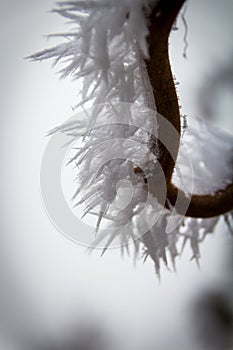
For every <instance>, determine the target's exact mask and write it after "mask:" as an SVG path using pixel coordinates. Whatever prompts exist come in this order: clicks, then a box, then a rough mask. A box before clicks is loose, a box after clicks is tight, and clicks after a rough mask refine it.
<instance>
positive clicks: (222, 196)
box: [147, 0, 233, 218]
mask: <svg viewBox="0 0 233 350" xmlns="http://www.w3.org/2000/svg"><path fill="white" fill-rule="evenodd" d="M184 2H185V0H173V1H170V0H160V1H158V2H156V4H155V6H154V9H153V10H152V12H151V15H150V26H149V37H148V44H149V53H150V59H149V60H148V61H147V70H148V74H149V78H150V81H151V85H152V88H153V94H154V99H155V104H156V107H157V111H158V113H160V114H161V115H163V116H164V117H165V118H166V119H167V120H168V121H169V122H170V123H171V124H172V125H173V126H174V127H175V129H176V131H177V132H178V133H179V135H180V110H179V103H178V98H177V94H176V89H175V84H174V80H173V75H172V71H171V67H170V61H169V52H168V39H169V34H170V31H171V29H172V26H173V23H174V21H175V19H176V17H177V15H178V13H179V11H180V10H181V8H182V6H183V4H184ZM160 131H161V130H160V129H159V130H158V132H160ZM168 136H169V135H168ZM179 141H180V140H179V139H177V140H174V141H173V142H174V143H173V148H174V153H175V155H176V156H177V154H178V151H179ZM159 148H160V152H161V156H160V165H161V166H162V169H163V171H164V174H165V177H166V183H167V200H168V202H169V203H170V204H171V205H174V204H175V202H176V198H177V195H178V193H179V195H181V196H182V199H183V202H184V201H188V200H189V201H190V199H191V201H190V204H189V207H188V210H187V212H186V216H190V217H195V218H208V217H213V216H217V215H221V214H224V213H227V212H228V211H231V210H232V209H233V184H232V183H231V184H229V185H228V186H227V187H226V188H224V189H219V190H217V191H216V192H215V193H214V194H208V195H195V194H192V195H190V196H191V198H189V199H188V198H187V197H186V195H185V194H184V192H182V191H181V190H180V189H178V188H177V187H176V186H175V185H174V184H173V183H172V181H171V180H172V174H173V171H174V167H175V159H174V156H173V157H172V156H171V155H170V153H169V151H168V150H167V149H166V147H165V146H164V145H163V144H162V143H161V142H159ZM167 205H168V203H167ZM176 210H177V212H178V213H179V206H176Z"/></svg>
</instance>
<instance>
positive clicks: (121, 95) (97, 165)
mask: <svg viewBox="0 0 233 350" xmlns="http://www.w3.org/2000/svg"><path fill="white" fill-rule="evenodd" d="M150 5H151V2H149V1H132V0H130V1H120V2H119V1H113V0H112V1H86V2H84V1H72V2H69V1H67V2H59V3H58V8H57V9H55V10H53V11H55V12H57V13H59V14H60V15H62V16H64V17H65V18H68V20H70V24H71V25H72V27H73V29H72V30H71V31H70V32H67V33H61V34H56V35H55V36H59V37H62V38H64V39H65V40H66V42H65V43H62V44H59V45H57V46H55V47H53V48H50V49H46V50H43V51H41V52H39V53H37V54H34V55H32V56H31V58H32V59H33V60H43V59H48V58H52V59H53V60H54V64H58V63H62V64H63V68H61V70H60V71H59V73H60V75H61V77H62V78H65V77H67V76H69V75H71V76H72V77H73V78H74V79H78V80H79V81H81V82H82V89H81V91H80V94H79V95H78V97H77V98H78V101H77V104H76V105H75V106H74V107H75V108H82V109H83V111H84V113H85V114H86V117H87V118H86V119H85V118H84V119H83V120H75V121H74V120H73V121H68V122H65V123H64V124H63V125H61V126H59V127H56V128H55V129H53V130H52V131H51V134H54V133H57V132H61V133H64V134H66V135H68V136H70V137H71V139H70V142H76V141H77V140H78V139H79V138H80V137H81V143H80V144H79V145H78V147H79V150H78V151H76V153H75V154H74V155H73V157H72V158H71V159H70V160H69V162H70V163H74V164H75V166H76V167H77V169H78V170H77V172H78V175H77V179H78V183H77V186H78V189H77V191H76V193H75V194H74V196H73V199H74V200H76V197H77V196H78V195H80V194H81V198H79V200H78V201H77V202H76V204H81V203H86V208H85V209H84V215H86V214H88V213H92V214H94V215H97V216H98V219H97V222H96V226H95V232H97V231H99V230H100V228H101V227H100V226H101V220H102V219H104V218H105V219H107V220H110V222H111V223H110V227H109V230H108V231H107V232H108V233H107V235H109V237H108V236H107V239H106V243H105V244H104V248H107V247H109V246H110V244H111V243H112V241H114V239H115V238H116V237H117V238H120V242H121V245H122V246H127V244H128V243H129V237H130V238H132V241H133V242H134V244H135V248H136V251H137V252H138V251H139V247H140V246H144V247H145V256H147V255H150V256H151V258H152V259H153V260H154V262H155V266H156V271H157V272H159V265H160V260H163V261H164V263H165V264H167V257H166V252H167V251H169V252H170V254H171V257H172V262H173V263H174V262H175V257H176V256H177V255H178V254H179V253H180V251H179V250H178V248H177V242H178V240H179V238H180V237H184V244H183V246H184V245H185V243H186V241H187V240H190V244H191V248H192V251H193V256H194V258H196V259H199V256H200V252H199V243H200V242H201V241H202V240H203V238H204V237H205V235H206V233H209V232H213V230H214V227H215V226H216V224H217V222H218V218H213V219H207V220H205V219H198V220H197V219H191V218H184V216H179V215H175V214H176V213H175V212H174V211H173V212H172V229H171V228H170V230H169V232H167V231H166V227H167V225H168V223H170V226H171V217H170V216H171V212H170V211H169V210H167V209H164V208H163V206H162V209H163V211H162V214H161V213H160V216H159V217H158V216H156V220H155V221H154V222H153V224H152V225H151V224H149V226H148V223H147V221H148V220H147V219H148V217H150V215H151V212H153V211H154V212H157V211H158V203H157V201H155V200H154V202H153V201H151V200H149V208H147V209H146V211H145V217H144V220H142V219H141V217H140V220H137V215H138V213H139V212H141V211H142V210H143V209H144V207H145V204H147V203H148V198H151V194H153V188H152V190H151V188H150V186H149V185H150V182H151V181H150V179H151V177H153V176H152V174H153V171H154V169H155V167H156V166H157V165H158V163H159V162H158V158H159V148H158V147H157V148H155V147H156V135H157V122H156V118H153V119H150V118H148V115H149V113H150V112H149V111H150V110H151V109H152V110H153V111H155V110H156V107H155V104H154V98H153V91H152V87H151V84H150V80H149V77H148V73H147V70H146V66H145V61H144V60H145V58H148V45H147V40H146V38H147V35H148V21H147V14H148V13H149V11H150ZM155 35H156V33H155ZM124 103H126V104H129V105H130V106H131V107H134V111H135V110H136V108H135V106H136V107H137V106H138V108H139V106H141V107H140V108H142V109H143V108H144V111H143V113H141V111H140V118H141V122H140V123H141V124H140V127H136V128H134V127H132V125H131V124H134V122H135V120H132V119H134V118H135V115H134V116H133V118H132V113H131V110H130V108H128V110H127V109H126V110H124V113H119V111H117V107H116V106H119V105H121V104H124ZM106 105H107V106H108V107H107V108H106ZM90 106H91V107H92V108H91V113H90ZM143 106H144V107H143ZM121 112H122V111H121ZM143 114H144V115H143ZM116 116H117V118H116ZM140 118H139V119H140ZM148 120H149V123H150V125H149V128H150V133H147V132H145V130H143V128H144V127H145V126H146V123H147V122H148ZM117 123H118V124H117ZM122 123H123V124H122ZM188 123H189V118H188ZM195 123H196V125H197V126H196V125H195ZM195 123H194V127H193V126H192V125H191V126H190V127H188V130H187V133H185V134H184V137H183V140H182V143H183V145H184V147H182V145H181V151H180V155H179V158H178V163H177V166H176V173H175V176H174V181H175V182H177V183H179V184H180V187H181V188H183V189H184V191H185V193H190V188H191V189H192V186H193V185H194V188H195V190H196V191H200V192H203V191H204V192H205V191H206V192H208V193H209V192H213V191H214V190H215V189H216V188H215V187H211V184H215V185H214V186H217V188H219V185H220V187H222V188H224V185H225V184H227V183H230V182H231V181H232V172H231V170H232V157H231V151H232V137H231V136H230V135H229V136H227V137H225V136H224V135H223V134H222V133H221V132H219V131H218V130H216V129H212V128H211V127H210V126H209V125H208V126H206V124H205V123H204V122H199V121H195ZM113 125H114V127H113ZM125 125H126V126H127V127H125ZM185 126H186V127H187V125H186V123H185ZM199 128H200V130H201V132H200V133H199V132H198V133H197V132H196V130H199ZM204 130H205V131H204ZM202 131H203V132H202ZM206 131H207V134H208V135H209V138H210V139H212V135H215V136H217V138H218V141H217V142H213V143H211V144H210V145H209V149H208V150H207V152H205V153H203V152H201V148H198V147H196V148H195V149H194V152H191V153H192V154H190V157H191V158H192V159H193V160H194V162H193V163H195V178H193V177H192V172H191V170H192V167H190V166H189V167H187V163H186V164H185V163H184V159H185V157H183V160H182V152H183V150H184V149H185V144H187V145H190V139H191V140H192V139H195V140H198V143H199V144H200V145H201V144H202V145H203V144H205V143H206ZM151 135H153V141H154V145H153V147H154V149H153V152H151V150H152V149H151V144H150V143H151ZM222 135H223V136H222ZM122 140H123V141H122ZM130 140H131V141H133V142H134V143H133V145H132V143H131V144H130ZM107 141H108V142H107ZM135 142H136V144H135ZM195 143H197V141H196V142H195ZM76 146H77V145H76ZM165 146H168V145H165ZM122 147H123V151H122ZM192 149H193V148H192ZM222 150H224V157H222V164H224V165H225V164H227V171H226V172H225V171H224V174H222V172H221V171H220V172H219V169H217V171H215V170H216V168H215V167H213V164H214V163H213V162H209V159H210V155H211V154H216V151H217V154H220V153H221V154H223V153H222ZM225 154H226V156H225ZM135 167H136V168H138V169H139V171H135ZM223 168H224V167H223V166H222V167H221V169H223ZM183 170H184V176H181V174H182V173H183ZM196 170H197V171H196ZM203 171H204V173H205V176H203ZM214 174H218V175H220V176H218V182H217V185H216V182H215V180H216V179H215V175H214ZM160 175H161V176H162V174H160ZM122 179H126V180H130V182H131V184H132V185H133V187H134V192H133V195H132V197H131V200H130V202H129V203H128V204H127V206H126V207H124V209H123V210H119V208H118V210H117V206H116V205H115V204H116V201H117V200H118V199H119V198H118V197H119V191H117V186H118V182H119V181H120V180H122ZM145 179H146V180H145ZM219 179H220V180H219ZM161 183H162V182H161ZM159 185H160V184H159ZM157 186H158V185H157ZM148 189H149V192H148ZM162 192H163V194H165V192H166V188H165V189H164V190H163V191H162ZM152 203H153V204H152ZM45 204H46V203H45ZM114 205H115V206H114ZM159 206H161V203H160V205H159ZM160 209H161V208H160ZM113 213H114V215H113ZM184 215H185V212H184ZM227 218H228V219H229V218H230V216H227ZM228 221H229V220H228ZM128 224H130V230H129V226H127V225H128ZM125 225H126V226H125ZM142 227H143V228H142ZM110 228H111V229H112V230H110ZM141 228H142V229H141ZM138 231H139V232H140V234H138ZM104 232H105V233H104V234H101V232H100V233H99V235H98V236H97V238H96V240H95V242H94V244H97V245H99V242H100V240H101V239H102V238H103V235H104V236H106V231H104ZM67 235H68V236H69V233H67ZM105 238H106V237H105ZM140 243H142V244H140Z"/></svg>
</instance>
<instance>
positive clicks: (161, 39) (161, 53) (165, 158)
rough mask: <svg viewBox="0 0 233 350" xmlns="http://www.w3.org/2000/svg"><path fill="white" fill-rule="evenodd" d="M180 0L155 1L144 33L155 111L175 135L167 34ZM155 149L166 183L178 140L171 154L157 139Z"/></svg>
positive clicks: (177, 121)
mask: <svg viewBox="0 0 233 350" xmlns="http://www.w3.org/2000/svg"><path fill="white" fill-rule="evenodd" d="M184 2H185V0H173V1H170V0H161V1H159V2H157V4H156V6H155V8H154V9H153V11H152V14H151V16H150V21H151V23H150V26H149V37H148V44H149V54H150V59H149V60H148V61H147V70H148V74H149V78H150V81H151V85H152V88H153V93H154V99H155V105H156V108H157V112H158V113H160V114H161V115H162V116H164V117H165V118H166V119H167V120H168V121H169V122H170V123H171V124H172V125H173V126H174V127H175V129H176V131H177V132H178V134H179V135H180V110H179V103H178V99H177V94H176V89H175V85H174V79H173V76H172V71H171V66H170V61H169V53H168V38H169V34H170V31H171V28H172V25H173V22H174V21H175V19H176V16H177V14H178V13H179V10H180V9H181V7H182V5H183V3H184ZM168 132H169V131H168ZM159 134H160V129H159V125H158V139H159V140H160V139H161V138H160V136H159ZM168 136H169V135H168ZM159 149H160V152H161V158H160V165H161V166H162V169H163V171H164V174H165V177H166V181H167V185H168V184H169V182H170V180H171V177H172V172H173V169H174V166H175V160H176V156H177V154H178V150H179V140H176V143H175V142H174V150H173V151H174V154H173V157H172V156H171V154H170V152H169V151H168V150H167V149H166V147H165V146H164V145H163V144H162V143H161V142H159Z"/></svg>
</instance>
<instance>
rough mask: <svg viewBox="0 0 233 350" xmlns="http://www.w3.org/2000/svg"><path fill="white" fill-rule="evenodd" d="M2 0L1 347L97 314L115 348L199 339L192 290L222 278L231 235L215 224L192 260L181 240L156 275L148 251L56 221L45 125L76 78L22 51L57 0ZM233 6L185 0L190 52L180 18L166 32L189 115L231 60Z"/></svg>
mask: <svg viewBox="0 0 233 350" xmlns="http://www.w3.org/2000/svg"><path fill="white" fill-rule="evenodd" d="M0 4H1V14H0V18H1V22H0V23H1V31H0V42H1V57H0V70H1V94H0V102H1V120H0V123H1V138H0V143H1V172H0V179H1V181H0V186H1V197H2V198H1V212H0V225H1V231H0V232H1V246H0V281H1V287H0V310H1V311H0V332H1V334H0V335H1V338H0V347H1V348H2V349H4V350H11V349H17V350H18V349H19V350H21V349H25V348H26V347H25V345H24V344H25V343H27V342H32V343H31V344H34V343H35V342H38V343H40V341H41V340H42V339H43V342H45V343H46V341H47V340H48V341H50V342H52V343H53V342H54V341H56V340H57V339H59V338H64V337H66V336H67V334H68V333H69V331H70V329H72V327H73V328H75V329H76V330H77V329H82V327H81V325H82V324H83V327H87V328H88V327H95V326H96V325H98V328H99V329H100V330H101V332H103V333H104V334H105V335H107V336H108V337H110V338H111V340H110V342H111V347H112V348H113V349H124V350H128V349H129V350H130V349H134V350H137V349H142V348H144V349H155V348H156V349H159V350H163V349H164V350H168V349H170V348H171V346H172V348H173V349H176V346H177V349H179V350H185V349H193V350H198V349H199V347H198V346H199V345H197V343H195V338H194V334H193V331H192V330H193V324H192V315H191V305H192V300H193V298H194V297H196V296H197V295H198V293H202V291H203V290H205V289H206V288H209V289H210V288H212V287H213V288H220V287H221V286H225V285H227V283H228V284H229V285H230V282H229V281H230V273H229V271H230V267H231V266H230V256H231V253H232V250H231V247H232V241H231V238H230V235H228V234H227V232H226V231H227V230H226V229H224V227H223V225H220V226H219V229H218V230H217V232H216V233H215V234H214V235H212V236H210V237H208V238H207V239H206V241H205V242H204V243H203V244H202V246H201V255H202V259H201V270H198V268H197V266H196V264H195V262H194V261H192V262H190V261H189V259H190V257H191V251H189V250H188V249H186V252H185V253H184V254H183V256H182V258H180V259H178V260H177V273H171V272H169V271H167V270H166V269H165V268H163V267H162V269H161V275H162V279H161V282H160V283H159V281H158V279H157V278H156V276H155V273H154V267H153V262H152V261H150V260H148V261H147V262H146V263H145V264H143V263H142V261H141V260H139V261H138V262H137V266H136V267H134V265H133V259H132V257H131V258H130V257H128V256H124V257H123V259H122V258H121V256H120V252H119V251H118V250H111V251H110V252H107V254H105V256H104V257H102V258H101V257H100V256H99V255H100V252H99V251H97V252H96V253H95V252H94V253H92V254H91V255H88V254H87V253H86V251H85V248H83V247H82V246H79V245H78V244H75V243H73V242H72V241H69V240H68V239H67V238H65V237H64V236H62V235H61V234H60V233H59V232H58V231H57V230H56V228H55V227H54V226H53V225H52V224H51V222H50V220H49V218H48V217H47V215H46V213H45V211H44V209H43V205H42V201H41V196H40V183H39V175H40V164H41V159H42V156H43V151H44V149H45V146H46V144H47V142H48V139H47V138H46V137H45V134H46V132H47V131H48V130H50V129H51V128H53V127H54V126H56V125H58V124H59V123H61V122H63V121H65V120H66V119H67V118H69V117H70V116H72V113H73V112H72V108H71V107H72V106H73V105H74V104H75V98H76V93H77V89H78V86H77V83H76V82H72V81H71V80H69V79H67V80H65V81H64V80H62V81H59V80H58V76H56V74H55V70H52V69H51V62H43V63H31V62H29V61H28V60H25V59H24V57H26V56H28V55H30V54H32V53H34V52H37V51H39V50H41V49H43V48H45V47H49V46H50V45H51V46H52V45H53V43H54V42H53V41H52V40H51V42H50V41H47V39H46V38H45V37H44V36H43V35H44V34H49V33H56V32H59V31H62V30H64V24H63V19H62V18H60V17H59V16H58V15H56V14H50V13H48V11H49V10H50V9H51V8H52V7H53V6H54V3H53V2H52V1H50V0H41V1H40V2H36V1H27V0H18V1H17V2H15V1H14V2H3V1H2V0H1V3H0ZM232 13H233V3H232V2H231V1H228V0H223V1H213V0H190V1H189V2H188V8H187V11H186V15H185V18H186V21H187V23H188V42H189V46H188V51H187V56H188V59H184V58H183V56H182V53H183V47H184V42H183V35H184V26H183V24H182V21H179V23H178V26H179V28H180V29H179V31H174V32H173V33H172V38H171V39H172V40H171V57H172V66H173V69H174V73H175V75H176V78H177V80H178V81H179V82H180V85H179V88H178V91H179V96H180V101H181V104H182V112H183V113H185V114H187V115H188V116H189V115H190V116H194V117H195V116H201V117H204V115H203V114H204V108H203V101H202V96H204V94H202V93H200V92H201V91H203V90H201V89H203V86H207V85H208V80H209V79H210V77H212V76H213V75H214V74H215V72H216V71H220V70H221V69H224V67H227V65H228V64H230V63H231V59H232V57H233V44H232V30H233V23H232ZM231 74H232V73H231ZM206 84H207V85H206ZM231 84H232V81H231ZM230 88H231V89H232V85H231V86H230V85H229V84H228V85H227V86H225V85H223V87H222V88H221V89H218V91H217V93H216V94H215V95H214V99H213V105H214V106H215V108H214V111H215V112H216V113H214V114H215V115H214V118H213V120H211V122H212V123H215V124H216V125H218V126H221V127H223V128H224V129H226V130H228V131H232V127H233V124H232V119H231V113H232V109H233V104H232V97H230V96H232V90H230ZM221 91H223V92H224V93H222V94H221ZM203 98H204V97H203ZM206 147H208V140H207V145H206ZM203 152H205V150H203ZM213 162H217V160H215V159H213ZM77 229H78V228H77ZM31 349H32V350H33V345H31ZM39 349H42V345H41V346H39ZM108 349H110V348H108Z"/></svg>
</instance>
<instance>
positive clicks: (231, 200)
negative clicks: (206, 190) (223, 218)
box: [167, 184, 233, 218]
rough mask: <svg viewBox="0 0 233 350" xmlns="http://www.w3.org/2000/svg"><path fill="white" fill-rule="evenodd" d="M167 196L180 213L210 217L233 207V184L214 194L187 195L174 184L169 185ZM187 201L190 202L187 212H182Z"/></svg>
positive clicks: (194, 216) (197, 216)
mask: <svg viewBox="0 0 233 350" xmlns="http://www.w3.org/2000/svg"><path fill="white" fill-rule="evenodd" d="M178 194H179V197H180V200H179V203H180V205H179V204H178V205H177V204H176V199H177V196H178ZM167 198H168V200H169V202H170V204H171V205H172V206H175V209H176V211H177V213H178V214H182V215H183V214H185V216H189V217H193V218H210V217H213V216H218V215H222V214H225V213H227V212H229V211H231V210H232V209H233V184H230V185H228V186H227V187H226V188H225V189H223V190H218V191H217V192H215V193H214V194H213V195H211V194H207V195H195V194H194V195H191V196H190V197H187V196H186V195H185V194H184V192H183V191H181V190H180V189H178V188H176V187H175V186H174V185H173V184H170V186H169V187H168V193H167ZM185 203H187V204H188V209H187V211H186V212H185V213H183V212H182V208H183V206H185Z"/></svg>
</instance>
